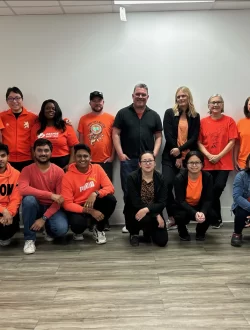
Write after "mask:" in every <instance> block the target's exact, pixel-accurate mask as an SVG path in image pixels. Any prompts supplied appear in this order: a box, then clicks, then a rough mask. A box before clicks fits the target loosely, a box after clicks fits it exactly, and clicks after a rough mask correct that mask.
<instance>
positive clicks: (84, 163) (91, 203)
mask: <svg viewBox="0 0 250 330" xmlns="http://www.w3.org/2000/svg"><path fill="white" fill-rule="evenodd" d="M74 151H75V161H76V162H75V163H73V164H71V165H70V166H69V169H68V172H67V173H66V174H65V175H64V177H63V180H62V195H63V198H64V203H63V207H64V209H65V210H66V211H67V212H68V219H69V223H70V226H71V230H72V231H73V233H74V236H73V238H74V240H76V241H82V240H83V232H84V231H85V230H86V229H87V228H89V227H90V226H91V225H92V224H93V225H94V226H93V238H94V240H95V241H96V243H97V244H104V243H106V236H105V232H104V231H103V230H104V224H105V221H106V219H108V218H109V217H110V216H111V215H112V213H113V212H114V210H115V206H116V199H115V197H114V196H113V194H114V187H113V185H112V182H111V181H110V180H109V178H108V176H107V174H106V173H105V171H104V170H103V168H102V167H101V166H100V165H98V164H91V163H90V157H91V156H90V155H91V151H90V148H89V147H88V146H87V145H85V144H77V145H75V146H74Z"/></svg>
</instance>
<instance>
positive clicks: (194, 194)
mask: <svg viewBox="0 0 250 330" xmlns="http://www.w3.org/2000/svg"><path fill="white" fill-rule="evenodd" d="M201 192H202V174H201V173H200V175H199V177H198V178H197V179H196V180H191V179H190V178H189V177H188V184H187V190H186V202H187V203H188V204H190V205H192V206H195V205H198V204H199V201H200V198H201Z"/></svg>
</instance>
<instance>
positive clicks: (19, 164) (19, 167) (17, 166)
mask: <svg viewBox="0 0 250 330" xmlns="http://www.w3.org/2000/svg"><path fill="white" fill-rule="evenodd" d="M9 163H10V165H11V166H13V167H14V168H15V169H16V170H18V171H19V172H21V171H22V169H23V168H24V167H25V166H28V165H30V164H32V163H33V160H26V161H24V162H9Z"/></svg>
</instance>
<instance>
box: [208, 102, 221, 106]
mask: <svg viewBox="0 0 250 330" xmlns="http://www.w3.org/2000/svg"><path fill="white" fill-rule="evenodd" d="M209 104H213V105H215V104H218V105H220V104H223V102H222V101H213V102H209Z"/></svg>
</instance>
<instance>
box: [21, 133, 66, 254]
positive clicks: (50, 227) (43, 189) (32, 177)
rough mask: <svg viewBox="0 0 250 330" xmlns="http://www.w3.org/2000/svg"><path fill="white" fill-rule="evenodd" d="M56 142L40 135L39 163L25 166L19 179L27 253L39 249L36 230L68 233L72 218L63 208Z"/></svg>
mask: <svg viewBox="0 0 250 330" xmlns="http://www.w3.org/2000/svg"><path fill="white" fill-rule="evenodd" d="M51 154H52V143H51V142H50V141H49V140H46V139H38V140H36V141H35V143H34V160H35V163H34V164H31V165H29V166H26V167H24V168H23V170H22V172H21V175H20V179H19V191H20V193H21V195H22V196H24V198H23V201H22V216H23V222H24V239H25V244H24V253H25V254H31V253H34V252H35V250H36V246H35V240H36V232H37V231H39V230H40V229H42V228H43V227H45V239H46V240H47V241H53V239H54V238H55V237H60V236H64V235H66V233H67V231H68V220H67V217H66V214H65V213H64V212H63V211H62V210H60V205H61V204H62V202H63V198H62V196H61V195H60V194H61V183H62V177H63V174H64V172H63V170H62V169H61V168H60V167H58V166H57V165H55V164H52V163H50V158H51Z"/></svg>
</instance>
